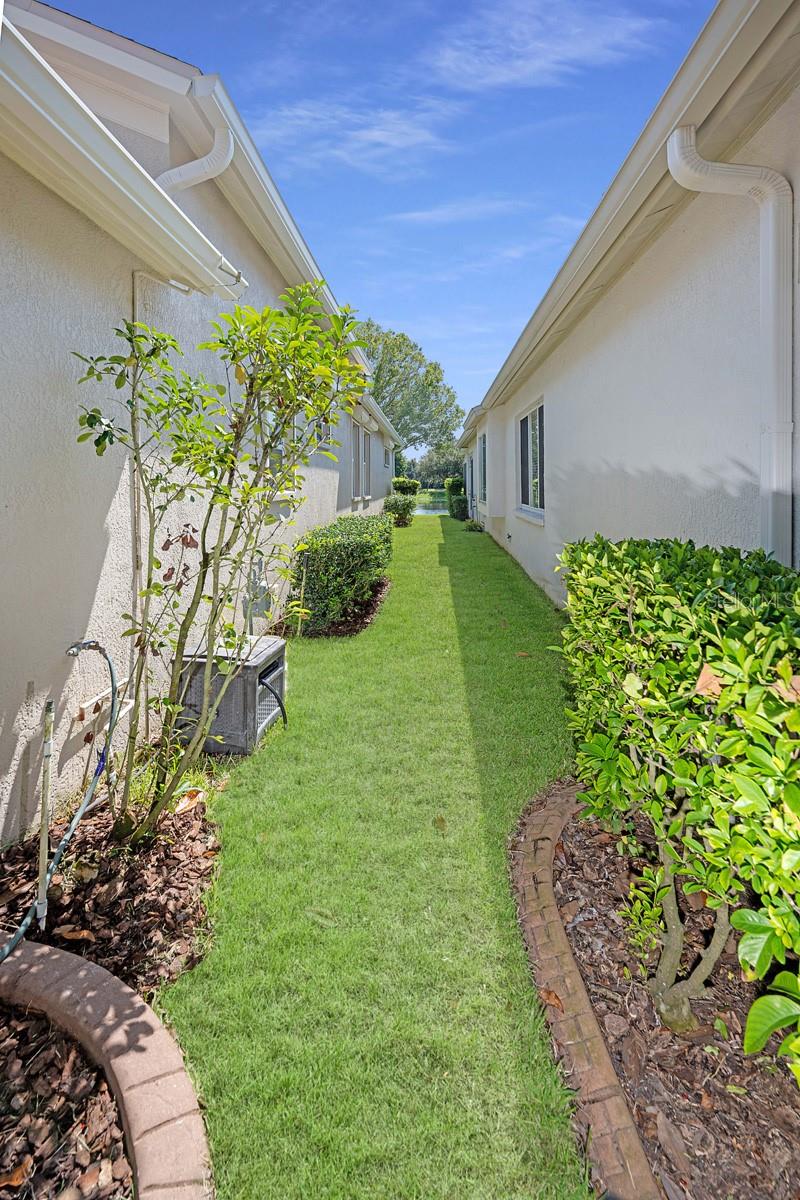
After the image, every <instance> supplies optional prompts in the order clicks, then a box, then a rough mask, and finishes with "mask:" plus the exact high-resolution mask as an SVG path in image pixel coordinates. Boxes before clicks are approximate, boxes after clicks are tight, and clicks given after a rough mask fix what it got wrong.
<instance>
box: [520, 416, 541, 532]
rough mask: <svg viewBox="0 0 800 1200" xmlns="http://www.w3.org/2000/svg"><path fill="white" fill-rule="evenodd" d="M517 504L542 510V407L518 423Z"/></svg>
mask: <svg viewBox="0 0 800 1200" xmlns="http://www.w3.org/2000/svg"><path fill="white" fill-rule="evenodd" d="M519 502H520V505H521V507H522V508H535V509H538V510H539V511H542V510H543V509H544V405H543V404H540V405H539V406H538V408H535V409H534V410H533V412H529V413H527V415H526V416H524V417H523V418H522V420H521V421H520V423H519Z"/></svg>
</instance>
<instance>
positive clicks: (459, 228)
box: [65, 0, 713, 409]
mask: <svg viewBox="0 0 800 1200" xmlns="http://www.w3.org/2000/svg"><path fill="white" fill-rule="evenodd" d="M65 7H68V8H70V10H71V11H73V12H75V13H76V14H77V15H79V16H82V17H86V18H88V19H89V20H94V21H96V22H97V23H99V24H102V25H105V26H107V27H108V28H111V29H114V30H116V31H117V32H119V33H123V34H126V35H128V36H130V37H133V38H136V39H138V40H140V41H143V42H146V43H148V44H150V45H153V46H156V47H157V48H158V49H161V50H164V51H166V52H168V53H171V54H175V55H177V56H178V57H180V58H185V59H187V60H188V61H190V62H193V63H195V64H196V65H197V66H199V67H201V68H202V69H203V70H204V71H217V72H219V74H220V75H222V77H223V78H224V80H225V83H226V86H227V87H228V90H229V91H230V93H231V94H232V96H233V98H234V100H235V102H236V104H237V105H238V107H239V109H240V111H241V113H242V115H243V117H244V118H245V120H246V121H247V123H248V125H249V127H250V129H251V131H252V132H253V134H254V136H255V138H256V141H257V142H258V145H259V147H260V149H261V150H262V153H263V154H264V158H265V160H266V162H267V165H268V166H269V168H270V170H271V172H272V174H273V176H274V177H275V179H276V181H277V183H278V185H279V187H280V188H281V190H282V192H283V194H284V197H285V198H286V200H287V202H288V204H289V206H290V208H291V210H292V212H293V213H294V216H295V217H296V219H297V221H298V223H299V225H300V227H301V229H302V230H303V233H304V235H305V237H306V239H307V241H308V242H309V244H310V246H311V248H312V250H313V252H314V254H315V256H316V258H317V261H318V262H319V263H320V266H321V268H322V270H323V271H324V273H325V275H326V278H327V279H328V282H329V283H330V284H331V286H332V288H333V290H334V292H335V294H336V296H337V298H338V299H339V300H340V302H342V303H344V302H347V303H349V304H351V305H352V306H353V307H354V308H357V309H358V310H359V312H360V313H361V314H363V315H364V316H372V317H374V318H375V319H376V320H377V321H379V322H380V323H381V324H383V325H388V326H391V327H392V328H394V329H401V330H404V331H405V332H407V333H409V334H410V335H411V336H412V337H414V338H415V339H416V340H417V341H419V342H420V343H421V345H422V347H423V349H424V350H425V352H426V353H427V354H428V355H429V357H431V358H436V359H438V360H439V361H441V362H442V363H443V365H444V367H445V370H446V374H447V378H448V381H449V382H450V383H451V384H452V385H453V386H454V387H455V388H456V390H457V392H458V395H459V401H460V403H461V405H462V407H463V408H465V409H468V408H469V407H471V406H472V405H473V404H475V403H477V402H478V401H479V400H480V399H481V397H482V395H483V393H484V392H485V390H486V388H487V387H488V385H489V384H490V383H491V381H492V379H493V377H494V375H495V374H496V372H497V370H498V369H499V367H500V366H501V364H502V362H503V360H504V358H505V356H506V354H507V353H508V351H509V350H510V348H511V346H512V345H513V343H514V341H515V340H516V338H517V336H518V334H519V333H520V331H521V329H522V327H523V325H524V324H525V322H526V321H527V319H528V317H529V316H530V314H531V312H532V311H533V309H534V308H535V306H536V304H537V302H538V301H539V299H540V298H541V296H542V295H543V294H544V292H545V291H546V289H547V286H548V284H549V283H550V281H551V279H552V277H553V275H554V274H555V273H556V271H557V270H558V268H559V266H560V265H561V263H562V261H563V259H564V258H565V256H566V254H567V253H568V251H569V249H570V247H571V245H572V244H573V242H574V241H575V238H576V237H577V235H578V233H579V232H580V229H581V227H582V225H583V223H584V221H585V220H586V218H587V217H589V216H590V215H591V213H592V211H593V209H594V208H595V206H596V205H597V203H598V201H599V199H600V197H601V196H602V194H603V192H604V190H605V189H606V187H607V186H608V184H609V183H610V182H611V180H612V178H613V176H614V175H615V173H616V171H617V168H618V167H619V165H620V163H621V162H622V159H623V158H624V156H625V154H626V153H627V151H628V149H629V148H630V146H631V145H632V144H633V142H634V141H635V139H636V137H637V135H638V133H639V131H640V130H641V128H642V126H643V125H644V123H645V121H646V120H647V117H648V116H649V115H650V113H651V111H652V109H653V108H654V106H655V105H656V103H657V101H658V99H659V97H660V95H661V93H662V92H663V91H664V89H665V87H666V86H667V84H668V83H669V81H670V79H671V78H672V76H673V74H674V73H675V70H676V69H677V67H678V66H679V64H680V62H681V60H682V59H683V57H684V55H685V54H686V52H687V50H688V49H689V47H690V45H691V43H692V42H693V41H694V39H695V37H696V36H697V34H698V32H699V30H700V28H701V27H702V25H703V23H704V21H705V20H706V18H707V16H708V14H709V13H710V11H711V9H712V8H713V3H712V0H627V2H625V0H488V2H484V0H464V2H463V3H449V2H446V0H404V2H403V3H388V4H387V3H381V0H372V2H369V0H348V2H347V3H346V4H335V3H331V2H330V0H324V2H321V0H306V2H305V3H295V2H293V0H283V2H280V0H226V3H223V4H220V3H219V2H218V0H214V3H211V0H167V3H164V0H137V2H136V3H135V4H130V3H129V0H124V2H122V0H71V3H67V4H66V5H65Z"/></svg>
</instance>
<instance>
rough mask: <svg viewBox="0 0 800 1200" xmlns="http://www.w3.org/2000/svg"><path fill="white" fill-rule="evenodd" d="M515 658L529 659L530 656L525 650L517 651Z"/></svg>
mask: <svg viewBox="0 0 800 1200" xmlns="http://www.w3.org/2000/svg"><path fill="white" fill-rule="evenodd" d="M517 658H530V654H528V651H527V650H518V651H517Z"/></svg>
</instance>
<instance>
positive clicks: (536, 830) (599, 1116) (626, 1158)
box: [510, 783, 663, 1200]
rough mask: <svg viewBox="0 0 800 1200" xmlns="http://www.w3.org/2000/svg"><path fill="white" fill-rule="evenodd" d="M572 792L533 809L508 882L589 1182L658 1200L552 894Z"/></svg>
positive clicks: (564, 789)
mask: <svg viewBox="0 0 800 1200" xmlns="http://www.w3.org/2000/svg"><path fill="white" fill-rule="evenodd" d="M575 793H576V788H575V786H574V784H569V783H559V784H555V785H553V786H552V787H551V788H548V789H547V791H546V792H543V793H541V795H540V796H538V797H537V798H536V800H534V801H533V804H532V805H531V806H530V808H529V809H528V810H527V811H526V812H525V813H524V815H523V817H522V820H521V821H520V825H519V828H518V830H517V833H516V836H515V837H514V839H513V841H512V843H511V846H510V857H511V878H512V883H513V886H514V891H515V894H516V900H517V909H518V913H519V922H520V926H521V928H522V935H523V937H524V939H525V946H526V948H527V951H528V957H529V959H530V964H531V969H532V971H533V974H534V977H535V980H536V984H537V986H538V987H539V988H540V989H547V990H548V991H549V992H550V993H554V995H555V997H558V1001H559V1002H560V1004H561V1005H562V1006H563V1012H562V1011H561V1009H560V1008H559V1007H558V1004H557V1003H556V1001H555V999H554V1000H553V1003H552V1004H546V1005H545V1012H546V1015H547V1020H548V1022H549V1023H550V1031H551V1033H552V1035H553V1040H554V1042H555V1043H556V1049H557V1053H558V1057H559V1058H560V1059H561V1062H562V1065H563V1067H564V1068H565V1071H566V1074H567V1078H568V1081H569V1083H570V1084H571V1086H572V1087H574V1088H575V1090H576V1092H577V1097H576V1099H577V1103H578V1108H579V1112H580V1115H581V1117H582V1118H583V1121H584V1122H585V1124H586V1125H587V1126H588V1129H589V1135H588V1138H587V1154H588V1157H589V1161H590V1165H591V1168H592V1179H593V1182H595V1183H596V1184H599V1185H600V1187H601V1188H605V1189H607V1190H606V1191H605V1192H604V1193H603V1194H604V1195H606V1196H607V1197H608V1198H609V1200H612V1198H613V1200H662V1198H663V1192H662V1191H661V1189H660V1187H659V1186H658V1184H657V1183H656V1181H655V1179H654V1177H653V1173H652V1171H651V1170H650V1164H649V1163H648V1161H647V1156H646V1154H645V1152H644V1147H643V1146H642V1143H641V1139H640V1138H639V1133H638V1130H637V1128H636V1125H635V1123H634V1120H633V1117H632V1116H631V1113H630V1109H629V1108H628V1105H627V1102H626V1100H625V1094H624V1092H623V1090H622V1087H621V1085H620V1082H619V1080H618V1078H617V1073H616V1071H615V1070H614V1064H613V1063H612V1061H611V1056H610V1055H609V1053H608V1049H607V1047H606V1044H605V1041H604V1039H603V1035H602V1033H601V1031H600V1026H599V1024H598V1023H597V1018H596V1017H595V1015H594V1012H593V1010H592V1005H591V1001H590V1000H589V994H588V992H587V991H586V987H585V986H584V982H583V979H582V978H581V974H580V971H579V970H578V967H577V964H576V962H575V959H574V957H573V955H572V950H571V948H570V944H569V941H568V939H567V935H566V933H565V932H564V926H563V924H562V921H561V917H560V916H559V912H558V907H557V906H556V898H555V894H554V892H553V853H554V849H555V845H556V842H557V841H558V840H559V838H560V836H561V832H562V830H563V828H564V826H565V825H566V823H567V821H568V820H569V819H570V817H571V816H573V815H574V813H575V811H576V809H577V803H576V800H575Z"/></svg>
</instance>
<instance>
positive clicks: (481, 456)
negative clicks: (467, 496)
mask: <svg viewBox="0 0 800 1200" xmlns="http://www.w3.org/2000/svg"><path fill="white" fill-rule="evenodd" d="M478 500H479V501H480V503H481V504H485V503H486V434H485V433H482V434H481V436H480V437H479V438H478Z"/></svg>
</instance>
